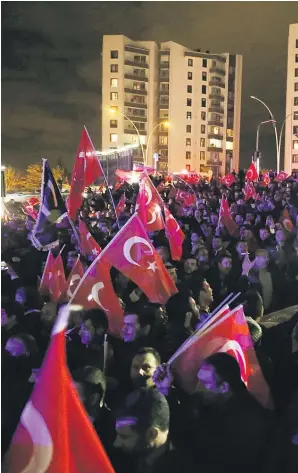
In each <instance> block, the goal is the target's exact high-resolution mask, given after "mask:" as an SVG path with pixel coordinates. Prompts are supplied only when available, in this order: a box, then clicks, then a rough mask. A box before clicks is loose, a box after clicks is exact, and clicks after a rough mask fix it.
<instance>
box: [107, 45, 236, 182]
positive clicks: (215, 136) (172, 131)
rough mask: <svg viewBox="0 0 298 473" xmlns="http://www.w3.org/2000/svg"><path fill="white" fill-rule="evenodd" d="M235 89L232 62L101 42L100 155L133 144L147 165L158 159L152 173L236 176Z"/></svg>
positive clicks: (175, 49)
mask: <svg viewBox="0 0 298 473" xmlns="http://www.w3.org/2000/svg"><path fill="white" fill-rule="evenodd" d="M116 56H117V58H116ZM115 66H117V67H115ZM116 71H117V72H116ZM116 86H117V87H116ZM241 87H242V56H240V55H231V54H228V53H224V54H210V53H209V52H207V53H201V52H200V51H193V50H190V49H187V48H185V47H184V46H181V45H179V44H177V43H174V42H172V41H169V42H162V43H161V44H160V45H157V44H156V43H154V42H139V41H137V42H136V41H131V40H129V39H128V38H126V37H124V36H104V40H103V71H102V113H103V120H102V123H103V126H102V145H103V149H107V148H111V147H116V146H123V145H125V144H129V143H133V142H138V140H139V139H140V140H141V143H142V145H143V147H144V155H145V157H147V159H146V161H147V164H149V165H154V162H155V160H154V158H153V156H158V169H159V170H160V171H164V172H179V171H181V170H182V169H187V170H190V171H193V170H196V171H198V172H204V171H205V172H208V170H209V169H212V171H213V173H214V174H222V175H223V174H225V173H226V172H230V171H231V170H233V169H235V170H236V171H237V170H238V168H239V141H240V113H241ZM114 92H116V94H115V93H114ZM110 107H117V108H116V109H115V114H113V115H114V116H113V117H111V114H110V112H109V108H110ZM123 114H124V115H126V117H127V118H125V117H123ZM116 115H117V116H116ZM128 118H129V119H130V120H131V121H132V122H133V123H134V124H135V126H136V127H137V128H138V131H139V136H138V135H137V132H136V130H135V129H134V126H133V125H132V124H131V123H130V122H129V121H128ZM115 135H116V136H115Z"/></svg>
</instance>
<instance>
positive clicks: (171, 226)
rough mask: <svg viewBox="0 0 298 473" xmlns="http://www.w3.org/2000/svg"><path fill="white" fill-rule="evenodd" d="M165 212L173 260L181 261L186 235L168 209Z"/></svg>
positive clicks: (165, 208)
mask: <svg viewBox="0 0 298 473" xmlns="http://www.w3.org/2000/svg"><path fill="white" fill-rule="evenodd" d="M164 211H165V219H166V235H167V238H168V240H169V243H170V250H171V256H172V260H174V261H180V260H181V257H182V243H183V241H184V239H185V235H184V233H183V231H182V230H181V228H180V227H179V225H178V222H177V220H176V219H175V218H174V216H173V215H172V214H171V212H170V211H169V210H168V209H167V207H164Z"/></svg>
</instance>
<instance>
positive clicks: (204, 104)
mask: <svg viewBox="0 0 298 473" xmlns="http://www.w3.org/2000/svg"><path fill="white" fill-rule="evenodd" d="M201 107H203V108H206V99H202V100H201Z"/></svg>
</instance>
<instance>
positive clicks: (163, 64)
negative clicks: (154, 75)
mask: <svg viewBox="0 0 298 473" xmlns="http://www.w3.org/2000/svg"><path fill="white" fill-rule="evenodd" d="M159 67H160V69H169V68H170V62H169V61H161V62H160V63H159Z"/></svg>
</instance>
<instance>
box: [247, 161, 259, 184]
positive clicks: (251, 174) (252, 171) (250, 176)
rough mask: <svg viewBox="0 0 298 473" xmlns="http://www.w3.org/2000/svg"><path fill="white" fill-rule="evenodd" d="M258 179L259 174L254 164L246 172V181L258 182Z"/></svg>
mask: <svg viewBox="0 0 298 473" xmlns="http://www.w3.org/2000/svg"><path fill="white" fill-rule="evenodd" d="M258 177H259V175H258V172H257V170H256V166H255V165H254V163H251V165H250V166H249V168H248V170H247V171H246V175H245V180H246V181H257V180H258Z"/></svg>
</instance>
